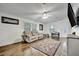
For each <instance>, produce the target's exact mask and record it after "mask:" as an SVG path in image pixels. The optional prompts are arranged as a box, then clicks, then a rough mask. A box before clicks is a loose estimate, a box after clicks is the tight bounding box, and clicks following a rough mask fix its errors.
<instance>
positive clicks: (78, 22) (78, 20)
mask: <svg viewBox="0 0 79 59" xmlns="http://www.w3.org/2000/svg"><path fill="white" fill-rule="evenodd" d="M77 25H78V26H79V16H77Z"/></svg>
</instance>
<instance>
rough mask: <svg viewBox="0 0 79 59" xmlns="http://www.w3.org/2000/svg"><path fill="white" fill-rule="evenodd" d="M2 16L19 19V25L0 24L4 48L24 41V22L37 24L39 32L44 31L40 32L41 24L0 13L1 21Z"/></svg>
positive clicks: (0, 42) (0, 44) (1, 41)
mask: <svg viewBox="0 0 79 59" xmlns="http://www.w3.org/2000/svg"><path fill="white" fill-rule="evenodd" d="M1 16H6V17H11V18H15V19H19V25H13V24H4V23H1V22H0V46H4V45H8V44H12V43H16V42H20V41H22V38H21V35H22V32H23V30H24V27H23V25H24V24H23V22H24V21H25V22H31V23H35V24H37V30H38V32H42V31H39V27H38V26H39V23H38V22H34V21H30V20H27V19H23V18H19V17H17V16H14V15H10V14H7V13H2V12H0V19H1ZM0 21H1V20H0Z"/></svg>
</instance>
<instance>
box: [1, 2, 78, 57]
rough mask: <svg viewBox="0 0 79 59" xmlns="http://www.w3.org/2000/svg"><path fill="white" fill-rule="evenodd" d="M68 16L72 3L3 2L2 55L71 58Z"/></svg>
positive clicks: (74, 5) (75, 6)
mask: <svg viewBox="0 0 79 59" xmlns="http://www.w3.org/2000/svg"><path fill="white" fill-rule="evenodd" d="M71 5H73V6H72V7H73V8H74V9H73V11H75V8H77V7H78V6H79V5H76V4H71ZM52 6H53V7H52ZM67 14H68V3H29V4H28V3H2V4H1V3H0V19H1V20H0V33H1V34H0V55H1V56H7V55H9V56H16V55H17V56H20V55H21V56H67V36H68V34H71V29H72V28H71V23H70V21H69V18H68V15H67ZM31 51H32V52H31ZM15 52H17V53H15Z"/></svg>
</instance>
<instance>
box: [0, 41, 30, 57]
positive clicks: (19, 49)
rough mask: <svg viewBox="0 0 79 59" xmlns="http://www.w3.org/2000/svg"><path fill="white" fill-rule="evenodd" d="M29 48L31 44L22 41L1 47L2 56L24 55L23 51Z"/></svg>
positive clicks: (0, 53) (0, 54)
mask: <svg viewBox="0 0 79 59" xmlns="http://www.w3.org/2000/svg"><path fill="white" fill-rule="evenodd" d="M27 48H29V44H26V43H23V42H20V43H16V44H11V45H7V46H3V47H0V56H20V55H21V56H22V55H23V51H24V50H25V49H27Z"/></svg>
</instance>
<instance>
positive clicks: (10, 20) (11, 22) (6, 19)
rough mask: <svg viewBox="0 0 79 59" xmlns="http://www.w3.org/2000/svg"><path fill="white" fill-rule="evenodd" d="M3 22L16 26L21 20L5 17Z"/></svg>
mask: <svg viewBox="0 0 79 59" xmlns="http://www.w3.org/2000/svg"><path fill="white" fill-rule="evenodd" d="M1 22H2V23H7V24H15V25H18V24H19V20H18V19H14V18H9V17H5V16H2V17H1Z"/></svg>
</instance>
